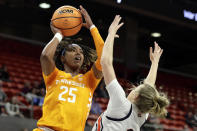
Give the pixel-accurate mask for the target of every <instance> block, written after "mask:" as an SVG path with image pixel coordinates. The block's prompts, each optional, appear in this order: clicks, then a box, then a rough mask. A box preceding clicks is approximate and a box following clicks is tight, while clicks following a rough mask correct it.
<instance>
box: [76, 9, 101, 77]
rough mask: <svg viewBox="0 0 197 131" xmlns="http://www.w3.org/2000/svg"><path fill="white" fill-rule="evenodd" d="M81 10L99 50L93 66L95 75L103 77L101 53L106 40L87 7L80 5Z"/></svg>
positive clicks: (85, 24)
mask: <svg viewBox="0 0 197 131" xmlns="http://www.w3.org/2000/svg"><path fill="white" fill-rule="evenodd" d="M80 12H81V14H82V15H83V17H84V19H85V23H83V26H84V27H86V28H87V29H89V30H90V32H91V35H92V37H93V39H94V43H95V47H96V52H97V60H96V62H95V63H94V65H93V66H92V69H93V71H94V75H95V77H96V78H97V79H100V78H102V77H103V75H102V69H101V64H100V59H101V54H102V50H103V46H104V41H103V39H102V37H101V35H100V33H99V31H98V29H97V28H96V27H95V25H94V24H93V22H92V19H91V17H90V15H89V14H88V12H87V11H86V9H84V8H83V6H81V5H80Z"/></svg>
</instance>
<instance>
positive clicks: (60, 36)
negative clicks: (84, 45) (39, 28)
mask: <svg viewBox="0 0 197 131" xmlns="http://www.w3.org/2000/svg"><path fill="white" fill-rule="evenodd" d="M54 37H55V38H57V39H58V41H59V42H60V41H62V38H63V35H62V34H60V33H56V34H55V36H54Z"/></svg>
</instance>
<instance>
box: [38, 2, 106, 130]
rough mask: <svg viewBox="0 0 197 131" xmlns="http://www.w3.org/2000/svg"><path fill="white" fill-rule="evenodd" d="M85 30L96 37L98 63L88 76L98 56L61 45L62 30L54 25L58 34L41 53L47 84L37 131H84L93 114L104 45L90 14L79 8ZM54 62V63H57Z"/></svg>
mask: <svg viewBox="0 0 197 131" xmlns="http://www.w3.org/2000/svg"><path fill="white" fill-rule="evenodd" d="M80 11H81V13H82V15H83V16H84V18H85V21H86V23H85V24H83V25H84V26H85V27H87V28H88V29H90V32H91V34H92V36H93V39H94V42H95V46H96V51H97V60H96V62H95V63H94V64H93V66H92V68H91V69H90V70H89V71H88V72H86V73H85V74H80V72H82V71H84V70H86V67H87V65H89V64H90V63H91V62H93V61H94V58H95V54H94V53H93V52H92V50H90V49H89V48H88V47H85V46H79V45H78V44H75V43H72V41H70V43H68V41H67V42H61V40H62V37H63V36H62V34H61V31H60V30H58V29H56V28H54V27H53V26H52V25H51V29H52V31H53V33H54V34H55V35H54V37H53V39H52V40H51V41H50V42H49V43H48V44H47V45H46V46H45V48H44V49H43V51H42V54H41V57H40V61H41V67H42V72H43V77H44V82H45V85H46V92H47V93H46V96H45V99H44V104H43V108H42V109H43V110H42V111H43V114H42V117H41V118H40V120H39V121H38V123H37V125H38V128H36V129H34V131H83V130H84V128H85V122H86V119H87V116H88V114H89V111H90V107H91V101H92V97H93V93H94V90H95V88H96V87H97V85H98V83H99V82H100V80H101V78H102V72H101V65H100V58H101V52H102V48H103V45H104V41H103V39H102V38H101V36H100V34H99V32H98V30H97V28H96V27H95V26H94V25H93V23H92V20H91V18H90V16H89V14H88V13H87V11H86V10H85V9H84V8H83V7H82V6H80ZM54 59H55V60H54Z"/></svg>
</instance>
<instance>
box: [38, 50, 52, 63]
mask: <svg viewBox="0 0 197 131" xmlns="http://www.w3.org/2000/svg"><path fill="white" fill-rule="evenodd" d="M47 59H50V55H49V54H47V53H45V52H42V53H41V55H40V61H41V62H42V61H44V60H47Z"/></svg>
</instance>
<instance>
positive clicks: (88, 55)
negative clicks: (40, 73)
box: [53, 38, 97, 73]
mask: <svg viewBox="0 0 197 131" xmlns="http://www.w3.org/2000/svg"><path fill="white" fill-rule="evenodd" d="M81 41H82V39H81V38H78V39H70V38H67V39H64V40H63V41H61V42H60V43H59V45H58V46H57V48H56V51H55V55H54V58H53V59H54V61H55V65H56V67H57V68H58V69H59V70H62V71H64V64H63V63H62V61H61V56H63V55H64V54H65V52H66V51H67V50H68V49H69V45H71V44H76V43H77V45H79V46H80V47H81V48H82V50H83V55H84V61H83V64H82V66H81V70H80V72H81V73H85V72H87V71H88V70H89V69H90V67H91V66H92V64H93V63H94V62H95V61H96V59H97V55H96V51H95V50H94V49H91V48H89V47H87V46H85V45H83V44H82V42H81Z"/></svg>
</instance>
